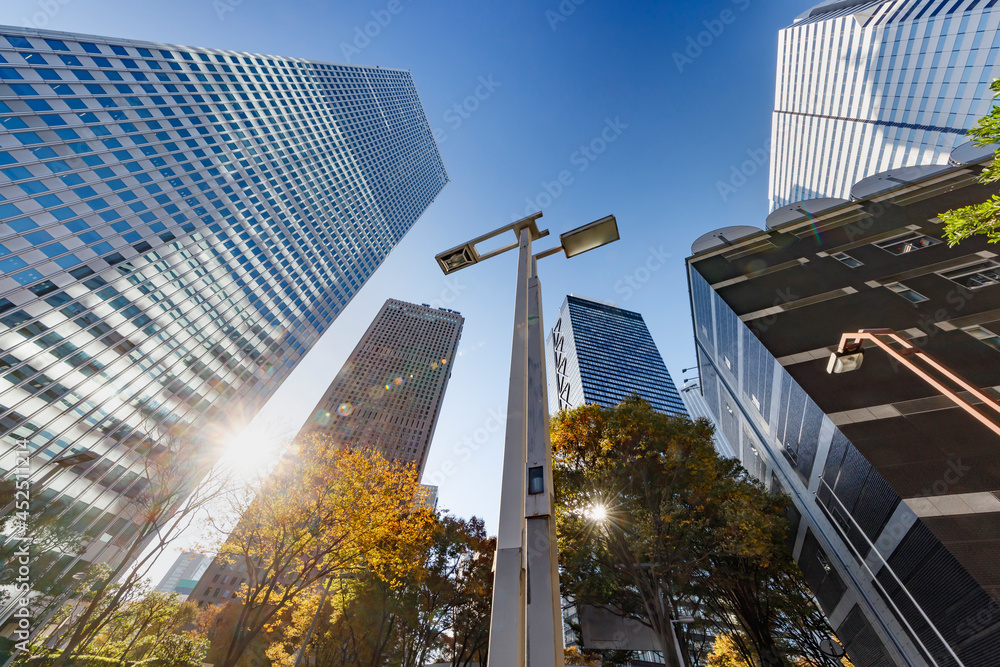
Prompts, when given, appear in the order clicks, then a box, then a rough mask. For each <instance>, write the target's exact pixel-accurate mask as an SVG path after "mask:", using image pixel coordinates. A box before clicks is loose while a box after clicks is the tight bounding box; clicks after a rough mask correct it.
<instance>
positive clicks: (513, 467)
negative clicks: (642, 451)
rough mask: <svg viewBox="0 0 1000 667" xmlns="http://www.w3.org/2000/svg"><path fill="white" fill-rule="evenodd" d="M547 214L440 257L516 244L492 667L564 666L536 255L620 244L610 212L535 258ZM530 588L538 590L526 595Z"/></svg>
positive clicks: (463, 262)
mask: <svg viewBox="0 0 1000 667" xmlns="http://www.w3.org/2000/svg"><path fill="white" fill-rule="evenodd" d="M540 217H542V213H541V211H539V212H538V213H533V214H531V215H529V216H527V217H524V218H521V219H520V220H517V221H516V222H512V223H511V224H509V225H505V226H503V227H500V228H499V229H495V230H493V231H492V232H489V233H487V234H483V235H482V236H479V237H477V238H474V239H472V240H471V241H467V242H466V243H463V244H461V245H458V246H455V247H454V248H451V249H449V250H445V251H444V252H442V253H439V254H438V255H436V256H435V260H437V263H438V266H440V267H441V270H442V271H443V272H444V273H445V275H448V274H451V273H454V272H455V271H460V270H462V269H464V268H466V267H469V266H472V265H473V264H478V263H479V262H482V261H484V260H486V259H489V258H491V257H495V256H497V255H500V254H502V253H505V252H507V251H508V250H514V249H515V248H516V249H518V264H517V288H516V290H515V295H514V336H513V344H512V347H511V360H510V386H509V388H508V394H507V420H506V429H505V435H504V455H503V469H502V481H501V485H500V521H499V526H498V528H497V550H496V556H495V559H494V564H493V569H494V574H493V601H492V614H491V617H490V641H489V667H518V666H523V665H527V667H563V634H562V615H561V607H560V603H559V569H558V564H559V563H558V558H557V554H556V533H555V508H554V496H553V492H552V443H551V441H550V440H549V410H548V398H547V388H546V384H545V335H544V333H543V328H542V293H541V284H540V283H539V281H538V275H537V262H538V260H539V259H542V258H543V257H548V256H550V255H554V254H556V253H558V252H559V251H562V252H563V253H564V254H565V255H566V257H575V256H576V255H580V254H583V253H585V252H588V251H590V250H593V249H595V248H599V247H601V246H602V245H606V244H608V243H611V242H613V241H617V240H618V238H619V235H618V223H617V221H616V220H615V217H614V216H613V215H609V216H606V217H603V218H601V219H600V220H595V221H594V222H592V223H590V224H587V225H584V226H582V227H578V228H576V229H573V230H571V231H568V232H566V233H565V234H562V235H560V237H559V245H557V246H555V247H552V248H549V249H548V250H544V251H542V252H540V253H538V254H537V255H533V254H532V252H531V244H532V242H533V241H537V240H538V239H541V238H544V237H546V236H548V234H549V232H548V230H540V229H538V218H540ZM508 232H513V233H514V236H515V237H516V240H515V241H513V242H511V243H508V244H507V245H504V246H502V247H500V248H497V249H495V250H491V251H488V252H485V253H480V252H479V250H478V249H477V248H476V246H477V245H478V244H480V243H482V242H484V241H487V240H489V239H492V238H495V237H497V236H500V235H501V234H507V233H508ZM528 591H531V592H532V594H531V595H530V596H529V595H528Z"/></svg>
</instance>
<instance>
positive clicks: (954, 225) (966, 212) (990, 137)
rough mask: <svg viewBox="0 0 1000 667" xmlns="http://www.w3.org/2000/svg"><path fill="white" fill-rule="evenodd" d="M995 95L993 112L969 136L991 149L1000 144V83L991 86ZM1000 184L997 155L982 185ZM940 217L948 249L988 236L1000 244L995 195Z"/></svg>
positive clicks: (998, 207) (998, 200) (999, 213)
mask: <svg viewBox="0 0 1000 667" xmlns="http://www.w3.org/2000/svg"><path fill="white" fill-rule="evenodd" d="M990 90H992V91H993V102H994V104H993V108H992V109H990V112H989V113H988V114H986V115H985V116H983V117H982V118H980V119H979V120H978V121H977V122H976V124H975V126H974V127H972V129H970V130H969V136H971V137H972V141H973V142H974V143H975V144H976V145H977V146H989V145H990V144H995V143H1000V105H998V104H997V98H998V97H1000V79H995V80H994V81H993V82H992V83H991V84H990ZM997 181H1000V155H994V157H993V161H992V162H990V163H989V165H988V166H987V167H986V168H985V169H984V170H983V173H982V174H980V176H979V182H980V183H984V184H988V183H995V182H997ZM938 217H940V218H941V221H942V222H944V234H945V238H946V239H947V240H948V245H950V246H954V245H957V244H958V243H961V242H962V241H964V240H965V239H967V238H969V237H971V236H975V235H979V234H985V235H986V237H987V238H988V239H989V242H990V243H997V242H998V241H1000V229H998V226H1000V196H998V195H993V196H992V197H990V199H989V200H987V201H985V202H983V203H981V204H974V205H972V206H963V207H962V208H956V209H953V210H951V211H946V212H944V213H942V214H940V215H939V216H938Z"/></svg>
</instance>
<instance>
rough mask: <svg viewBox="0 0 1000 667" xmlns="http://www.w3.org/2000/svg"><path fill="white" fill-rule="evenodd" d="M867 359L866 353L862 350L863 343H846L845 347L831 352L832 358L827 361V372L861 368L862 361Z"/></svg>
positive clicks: (849, 370)
mask: <svg viewBox="0 0 1000 667" xmlns="http://www.w3.org/2000/svg"><path fill="white" fill-rule="evenodd" d="M864 360H865V353H864V352H862V351H861V343H860V342H858V343H855V344H853V345H845V346H844V349H842V350H837V351H836V352H831V353H830V360H829V361H828V362H826V372H827V373H849V372H851V371H856V370H858V369H859V368H861V362H863V361H864Z"/></svg>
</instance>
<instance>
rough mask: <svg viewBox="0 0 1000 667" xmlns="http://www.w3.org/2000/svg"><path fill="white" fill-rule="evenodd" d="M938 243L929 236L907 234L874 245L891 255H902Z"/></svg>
mask: <svg viewBox="0 0 1000 667" xmlns="http://www.w3.org/2000/svg"><path fill="white" fill-rule="evenodd" d="M938 243H941V241H939V240H938V239H935V238H931V237H930V236H924V235H923V234H918V233H916V232H910V233H908V234H903V235H902V236H894V237H893V238H891V239H886V240H884V241H876V242H875V243H874V245H876V246H878V247H879V248H882V250H885V251H887V252H891V253H892V254H893V255H903V254H906V253H908V252H913V251H914V250H920V249H921V248H927V247H929V246H932V245H937V244H938Z"/></svg>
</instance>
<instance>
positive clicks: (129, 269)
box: [0, 28, 448, 621]
mask: <svg viewBox="0 0 1000 667" xmlns="http://www.w3.org/2000/svg"><path fill="white" fill-rule="evenodd" d="M0 60H2V62H0V125H2V126H3V127H2V131H0V172H2V173H0V199H2V200H0V221H2V224H0V246H2V247H0V271H2V272H3V275H2V277H0V311H2V313H0V325H2V326H0V347H2V353H0V368H2V374H3V382H0V438H2V442H0V474H2V475H3V477H4V478H5V479H10V478H11V477H12V475H13V472H12V468H13V465H14V457H15V454H16V453H18V452H20V451H22V450H23V449H24V448H26V449H27V450H29V451H30V455H31V458H32V479H33V480H34V482H35V484H34V486H33V488H32V496H33V498H34V499H35V501H37V502H38V504H39V506H40V507H44V508H45V510H46V511H48V512H50V513H58V514H59V515H60V516H61V517H62V519H63V521H64V522H65V523H67V524H69V525H71V526H72V527H73V528H74V529H76V530H78V531H80V532H82V533H83V534H84V535H85V537H86V542H87V544H88V546H87V549H86V552H85V553H84V554H83V556H82V560H81V559H80V558H77V557H75V556H72V555H63V556H60V557H58V558H56V557H55V555H54V554H53V555H52V557H51V558H45V559H41V560H39V561H38V562H36V563H33V573H34V577H35V581H39V582H42V581H53V580H59V579H60V578H62V579H63V580H67V581H68V579H66V577H69V576H70V575H72V574H73V573H74V572H77V571H79V570H81V569H82V568H83V567H84V565H85V563H86V562H87V561H90V562H94V561H111V562H113V561H114V560H115V559H116V558H118V557H119V556H120V555H121V554H122V553H123V548H125V547H127V546H128V545H129V544H130V542H131V541H133V540H132V536H133V535H134V534H135V526H134V525H133V519H132V511H133V508H132V507H130V504H131V503H133V499H134V498H136V497H137V496H138V495H139V494H141V493H142V491H143V488H144V485H145V484H146V482H145V481H144V479H143V475H144V472H143V459H144V456H145V454H146V452H147V451H149V449H150V448H151V447H152V446H153V445H152V444H151V442H150V440H151V438H154V439H155V437H156V435H157V433H162V432H163V431H166V430H168V429H169V430H170V431H171V432H173V433H178V432H184V433H185V437H186V438H188V439H190V440H191V447H192V449H194V450H197V451H199V452H205V451H211V448H212V447H213V446H214V444H215V443H214V441H215V439H216V438H217V437H219V436H225V435H226V434H227V433H232V432H233V431H234V430H235V429H237V428H238V427H239V426H240V424H242V423H245V421H246V420H247V419H248V418H249V417H251V416H252V415H253V414H254V413H255V412H256V411H257V410H258V409H259V408H260V407H261V405H262V404H263V403H264V401H266V400H267V398H268V397H269V396H271V395H272V394H273V392H274V391H275V389H276V388H277V387H278V385H280V384H281V382H282V381H283V380H284V379H285V378H286V377H287V376H288V374H289V373H290V372H291V371H292V369H294V368H295V367H296V365H297V364H298V363H299V362H300V361H301V360H302V357H303V355H305V353H306V352H307V351H308V350H309V349H310V348H311V347H312V345H313V344H314V343H315V342H316V341H317V339H318V338H319V336H320V334H321V333H322V332H323V331H325V330H326V329H327V328H328V327H329V326H330V323H331V322H333V320H334V318H335V317H336V316H337V314H338V313H339V312H341V310H342V309H343V308H344V306H345V305H346V304H347V302H348V301H349V300H350V299H351V298H352V297H353V296H354V295H355V294H356V293H357V291H358V290H359V289H360V288H361V286H362V285H363V284H364V282H365V281H366V280H367V279H368V277H369V276H370V275H371V274H372V272H373V271H374V270H375V269H376V267H378V265H379V264H380V263H381V262H382V260H383V259H385V257H386V255H387V254H388V252H389V251H390V250H391V249H392V248H393V246H395V244H396V243H397V242H398V241H399V240H400V239H401V238H402V236H403V235H404V234H405V233H406V231H407V230H408V229H410V227H411V226H412V225H413V224H414V222H415V221H416V220H417V218H418V217H419V215H420V214H421V213H422V212H423V211H424V210H425V209H426V208H427V206H428V205H429V204H430V203H431V201H432V200H433V199H434V197H435V196H436V195H437V193H438V192H439V191H440V190H441V188H442V187H443V186H444V185H445V183H446V182H447V180H448V178H447V175H446V173H445V170H444V166H443V165H442V162H441V158H440V155H439V153H438V150H437V147H436V145H435V143H434V140H433V138H432V135H431V129H430V126H429V125H428V122H427V118H426V116H425V115H424V112H423V108H422V106H421V104H420V101H419V99H418V97H417V92H416V89H415V88H414V84H413V79H412V77H411V75H410V73H409V72H406V71H401V70H392V69H379V68H373V67H358V66H353V65H335V64H328V63H322V62H313V61H307V60H302V59H297V58H281V57H275V56H266V55H256V54H250V53H240V52H233V51H220V50H216V49H203V48H191V47H182V46H174V45H165V44H153V43H148V42H137V41H132V40H124V39H111V38H104V37H90V36H84V35H73V34H64V33H54V32H42V31H36V30H26V29H21V28H0ZM151 431H152V433H151ZM22 441H23V443H24V444H23V445H22V444H19V443H22ZM84 452H88V453H89V454H90V455H92V456H93V460H90V461H86V462H82V463H80V462H79V459H70V460H69V461H67V460H66V459H65V458H64V457H66V456H67V455H69V454H76V453H84ZM73 461H76V462H77V465H75V466H74V465H70V463H72V462H73ZM43 481H44V483H42V482H43ZM4 539H6V538H4ZM54 586H55V589H58V588H59V587H60V586H59V585H54ZM62 588H65V586H62ZM3 618H5V612H4V611H3V610H0V621H2V619H3Z"/></svg>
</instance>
